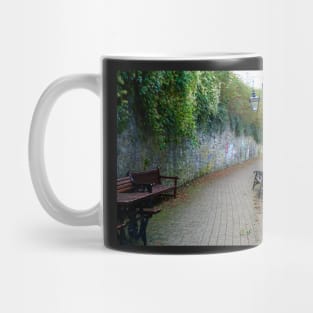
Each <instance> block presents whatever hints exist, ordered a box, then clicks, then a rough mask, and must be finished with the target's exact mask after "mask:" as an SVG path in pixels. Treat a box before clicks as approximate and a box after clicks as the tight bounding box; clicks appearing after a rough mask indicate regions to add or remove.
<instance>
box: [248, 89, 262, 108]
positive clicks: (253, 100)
mask: <svg viewBox="0 0 313 313" xmlns="http://www.w3.org/2000/svg"><path fill="white" fill-rule="evenodd" d="M259 101H260V97H258V96H257V95H256V93H255V90H254V87H252V91H251V97H250V98H249V103H250V106H251V109H252V110H253V111H254V112H256V111H257V110H258V107H259Z"/></svg>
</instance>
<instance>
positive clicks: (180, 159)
mask: <svg viewBox="0 0 313 313" xmlns="http://www.w3.org/2000/svg"><path fill="white" fill-rule="evenodd" d="M197 136H198V139H199V145H196V146H195V145H192V144H191V143H190V142H185V143H183V144H179V145H174V144H172V145H170V146H169V147H168V148H167V149H165V150H160V149H159V147H158V145H157V144H156V143H155V142H154V141H153V139H152V136H149V135H148V134H145V133H142V132H141V130H140V129H139V128H138V127H137V126H136V123H135V121H134V120H132V121H130V123H129V127H128V129H127V130H126V131H124V132H123V133H122V134H120V135H118V139H117V164H118V165H117V167H118V168H117V175H118V177H122V176H125V175H126V173H127V171H128V170H132V171H142V170H148V169H151V168H155V167H159V168H160V170H161V173H162V175H169V176H179V178H180V179H179V184H184V183H186V182H188V181H190V180H192V179H194V178H196V177H200V176H202V175H205V174H208V173H211V172H214V171H216V170H219V169H223V168H226V167H228V166H230V165H233V164H237V163H240V162H243V161H245V160H248V159H253V158H256V157H258V156H259V155H260V154H261V152H262V147H261V145H259V144H257V143H256V142H255V141H254V139H253V138H252V137H245V136H239V137H237V136H235V134H234V133H233V132H232V131H231V130H230V128H227V129H226V130H225V131H224V132H222V133H214V134H208V133H205V132H203V131H202V132H198V134H197Z"/></svg>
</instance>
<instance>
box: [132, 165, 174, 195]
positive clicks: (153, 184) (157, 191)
mask: <svg viewBox="0 0 313 313" xmlns="http://www.w3.org/2000/svg"><path fill="white" fill-rule="evenodd" d="M128 176H130V178H131V181H132V183H133V184H134V186H135V188H137V190H138V189H139V190H140V188H141V190H147V191H148V192H150V193H152V194H154V195H161V194H162V195H164V194H165V195H168V196H171V194H168V192H170V191H173V194H172V196H173V197H174V198H176V192H177V180H178V177H177V176H163V175H161V174H160V170H159V168H156V169H153V170H150V171H144V172H132V171H129V172H128ZM163 179H170V180H172V181H173V184H172V185H171V186H168V185H163V184H162V180H163Z"/></svg>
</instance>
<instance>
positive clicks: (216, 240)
mask: <svg viewBox="0 0 313 313" xmlns="http://www.w3.org/2000/svg"><path fill="white" fill-rule="evenodd" d="M254 170H262V162H261V161H260V160H253V161H247V162H245V163H244V164H240V165H236V166H233V167H231V168H228V169H226V170H223V171H220V172H218V173H215V174H212V175H209V176H206V177H203V178H200V179H198V180H197V181H196V182H194V183H192V184H191V185H190V186H189V187H186V188H183V189H182V190H180V193H179V196H178V198H177V199H173V200H169V201H163V202H162V204H161V205H159V207H161V208H162V211H161V213H159V214H158V215H156V216H154V217H153V218H152V219H151V220H150V221H149V225H148V229H147V232H148V244H149V245H212V246H216V245H219V246H224V245H255V244H258V243H260V241H261V237H262V233H261V229H262V227H261V223H262V200H261V199H259V198H258V196H257V189H258V187H256V190H255V191H254V192H253V191H252V190H251V187H252V183H253V178H254V175H253V171H254Z"/></svg>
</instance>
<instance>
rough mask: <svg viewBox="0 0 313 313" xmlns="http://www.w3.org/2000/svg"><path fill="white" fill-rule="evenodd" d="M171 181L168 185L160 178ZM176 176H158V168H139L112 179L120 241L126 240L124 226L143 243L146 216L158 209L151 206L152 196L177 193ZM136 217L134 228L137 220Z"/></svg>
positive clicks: (144, 241)
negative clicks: (137, 170)
mask: <svg viewBox="0 0 313 313" xmlns="http://www.w3.org/2000/svg"><path fill="white" fill-rule="evenodd" d="M163 179H169V180H172V181H173V184H171V185H170V186H168V185H163V184H162V180H163ZM178 179H179V178H178V177H177V176H162V175H160V170H159V168H156V169H153V170H149V171H143V172H132V171H129V172H128V173H127V176H125V177H122V178H118V179H117V181H116V191H117V207H118V224H117V226H116V228H117V230H118V233H119V238H120V242H121V243H122V242H124V241H126V234H125V231H124V228H125V227H126V226H127V227H128V233H129V236H130V237H132V238H133V239H136V240H137V239H139V238H141V239H142V241H143V243H144V245H146V244H147V239H146V228H147V224H148V219H149V218H150V217H152V216H153V215H154V214H156V213H159V212H160V209H158V208H154V207H153V199H154V198H157V197H160V196H163V195H165V196H173V197H174V198H176V193H177V180H178ZM138 220H140V228H139V229H138V225H137V221H138Z"/></svg>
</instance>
